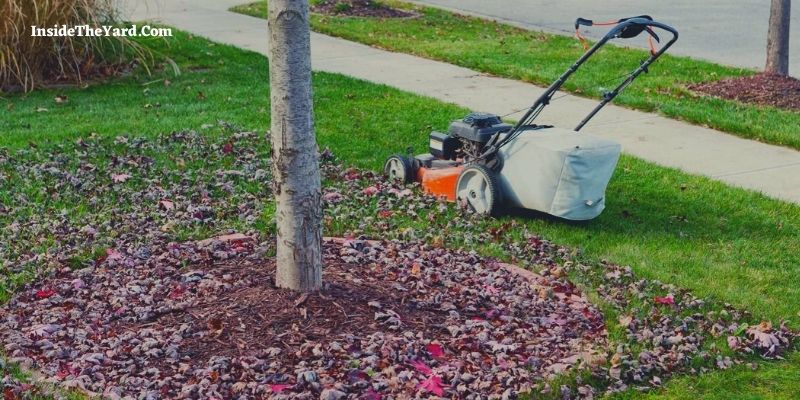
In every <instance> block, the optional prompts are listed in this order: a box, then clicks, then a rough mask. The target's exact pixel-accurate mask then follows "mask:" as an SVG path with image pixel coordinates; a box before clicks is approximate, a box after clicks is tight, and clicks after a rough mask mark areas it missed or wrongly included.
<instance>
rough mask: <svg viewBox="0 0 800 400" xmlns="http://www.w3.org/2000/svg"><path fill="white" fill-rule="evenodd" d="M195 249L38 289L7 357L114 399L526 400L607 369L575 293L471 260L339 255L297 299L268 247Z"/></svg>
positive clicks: (444, 255)
mask: <svg viewBox="0 0 800 400" xmlns="http://www.w3.org/2000/svg"><path fill="white" fill-rule="evenodd" d="M197 246H201V245H198V244H195V243H187V244H176V243H172V244H170V245H169V246H168V247H167V248H165V249H163V252H162V253H160V254H154V255H153V256H152V257H150V258H149V259H148V261H146V262H141V261H142V260H141V259H138V258H137V257H136V256H135V255H132V254H127V253H125V252H122V251H117V250H113V251H110V252H109V256H108V257H107V258H106V259H105V260H103V261H102V262H101V263H100V264H99V265H97V266H96V267H93V268H86V269H81V270H75V271H73V270H70V269H69V268H62V269H60V270H58V271H57V272H55V273H54V275H53V276H51V277H49V278H47V279H44V280H42V281H40V282H39V283H37V284H35V285H33V286H30V287H28V288H26V289H25V290H23V291H21V292H20V294H19V295H18V296H17V297H15V298H14V299H12V300H11V301H10V302H9V303H7V304H6V305H5V306H4V307H3V308H2V309H0V317H2V322H1V323H0V338H2V341H3V343H4V344H5V351H6V354H7V355H8V356H9V357H10V358H11V359H12V361H15V362H19V363H21V364H23V365H25V366H28V367H32V368H35V369H37V370H39V371H41V373H43V374H44V375H46V376H47V377H48V379H49V380H52V381H55V382H59V383H62V384H63V385H65V386H67V387H77V388H80V389H82V390H86V391H89V392H93V393H102V394H103V395H104V396H108V397H111V398H120V397H124V396H135V397H146V396H151V397H153V398H234V397H248V398H250V397H252V396H255V397H265V396H280V397H281V398H323V399H341V398H346V397H347V396H359V398H370V399H380V398H381V397H382V396H388V397H387V398H398V397H399V398H409V397H414V396H429V395H438V396H445V397H452V396H456V397H468V396H471V395H491V394H495V395H504V396H506V397H514V396H516V395H517V394H518V393H520V392H522V391H526V390H529V388H530V386H531V385H532V384H533V383H534V382H535V381H536V380H537V379H538V380H540V379H542V378H543V377H548V376H552V375H554V374H557V373H561V372H563V371H565V370H568V369H571V368H575V367H577V366H578V365H581V364H585V365H590V364H592V365H593V364H597V363H601V362H604V361H605V357H604V356H603V355H602V354H603V352H602V348H603V347H604V345H605V341H606V339H605V336H606V332H605V326H604V322H603V317H602V315H601V314H600V312H599V311H598V310H597V309H596V308H595V307H593V306H592V305H591V304H590V303H589V302H588V301H587V299H586V298H585V297H583V296H582V295H581V294H580V293H579V292H578V291H577V290H576V289H575V287H574V286H573V285H572V284H570V283H569V282H568V281H566V280H564V279H559V278H555V277H542V276H537V275H533V274H531V275H533V278H532V279H527V278H525V277H522V276H519V275H515V274H512V273H510V272H509V271H508V269H507V267H505V266H504V265H502V264H500V263H498V262H495V261H493V260H491V259H485V258H481V257H478V256H477V255H475V254H473V253H466V252H460V251H448V250H445V249H442V248H435V247H428V246H425V245H422V244H418V243H403V242H386V243H367V242H362V241H345V242H342V243H332V242H328V243H326V244H325V246H324V258H325V265H326V268H325V272H324V281H325V287H324V289H323V290H322V291H321V292H320V293H318V294H312V295H299V294H297V293H294V292H291V291H287V290H284V289H279V288H276V287H275V284H274V280H273V275H274V262H273V260H272V259H271V258H269V257H266V256H265V254H267V253H268V252H269V246H270V245H269V244H268V243H265V244H263V245H261V246H255V247H254V246H252V243H251V242H249V241H247V240H234V241H227V242H226V241H219V240H217V241H211V242H209V243H205V244H204V245H202V246H201V247H200V248H197ZM187 259H188V260H190V261H191V262H189V263H188V265H184V264H183V261H184V260H187ZM352 398H355V397H352Z"/></svg>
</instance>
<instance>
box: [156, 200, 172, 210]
mask: <svg viewBox="0 0 800 400" xmlns="http://www.w3.org/2000/svg"><path fill="white" fill-rule="evenodd" d="M158 205H159V207H161V208H163V209H164V210H166V211H170V210H172V209H173V208H175V203H173V202H171V201H169V200H161V201H159V202H158Z"/></svg>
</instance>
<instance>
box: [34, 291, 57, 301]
mask: <svg viewBox="0 0 800 400" xmlns="http://www.w3.org/2000/svg"><path fill="white" fill-rule="evenodd" d="M54 294H56V291H55V290H53V289H51V288H43V289H39V290H37V291H36V298H37V299H46V298H48V297H51V296H53V295H54Z"/></svg>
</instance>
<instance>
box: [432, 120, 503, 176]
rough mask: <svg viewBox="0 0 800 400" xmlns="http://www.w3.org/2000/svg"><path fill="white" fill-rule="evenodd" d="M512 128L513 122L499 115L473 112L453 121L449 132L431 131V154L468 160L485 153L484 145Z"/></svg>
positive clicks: (440, 157)
mask: <svg viewBox="0 0 800 400" xmlns="http://www.w3.org/2000/svg"><path fill="white" fill-rule="evenodd" d="M511 128H512V126H511V124H506V123H504V122H503V121H501V120H500V117H498V116H497V115H494V114H485V113H471V114H469V115H467V116H466V117H464V119H461V120H457V121H453V122H452V123H451V124H450V127H449V128H448V129H447V133H442V132H431V134H430V154H431V155H432V156H433V157H434V158H436V159H441V160H459V159H460V160H464V161H465V162H468V161H470V160H474V159H476V158H478V157H479V156H480V155H481V154H482V153H483V149H484V146H485V145H486V143H487V142H488V141H489V140H490V139H491V138H492V137H493V136H494V135H496V134H498V133H504V132H508V131H510V130H511ZM428 167H430V166H428Z"/></svg>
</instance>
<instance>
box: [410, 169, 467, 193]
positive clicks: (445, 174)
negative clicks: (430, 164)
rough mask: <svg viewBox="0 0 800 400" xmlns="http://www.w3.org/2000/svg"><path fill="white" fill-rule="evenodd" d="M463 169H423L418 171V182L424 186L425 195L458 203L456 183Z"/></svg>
mask: <svg viewBox="0 0 800 400" xmlns="http://www.w3.org/2000/svg"><path fill="white" fill-rule="evenodd" d="M463 169H464V167H463V166H458V167H448V168H437V169H430V168H424V167H422V168H419V169H418V170H417V181H418V182H420V183H421V184H422V189H423V190H424V191H425V193H428V194H432V195H434V196H436V197H444V198H446V199H447V201H451V202H452V201H456V182H457V181H458V175H459V174H461V171H462V170H463Z"/></svg>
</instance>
